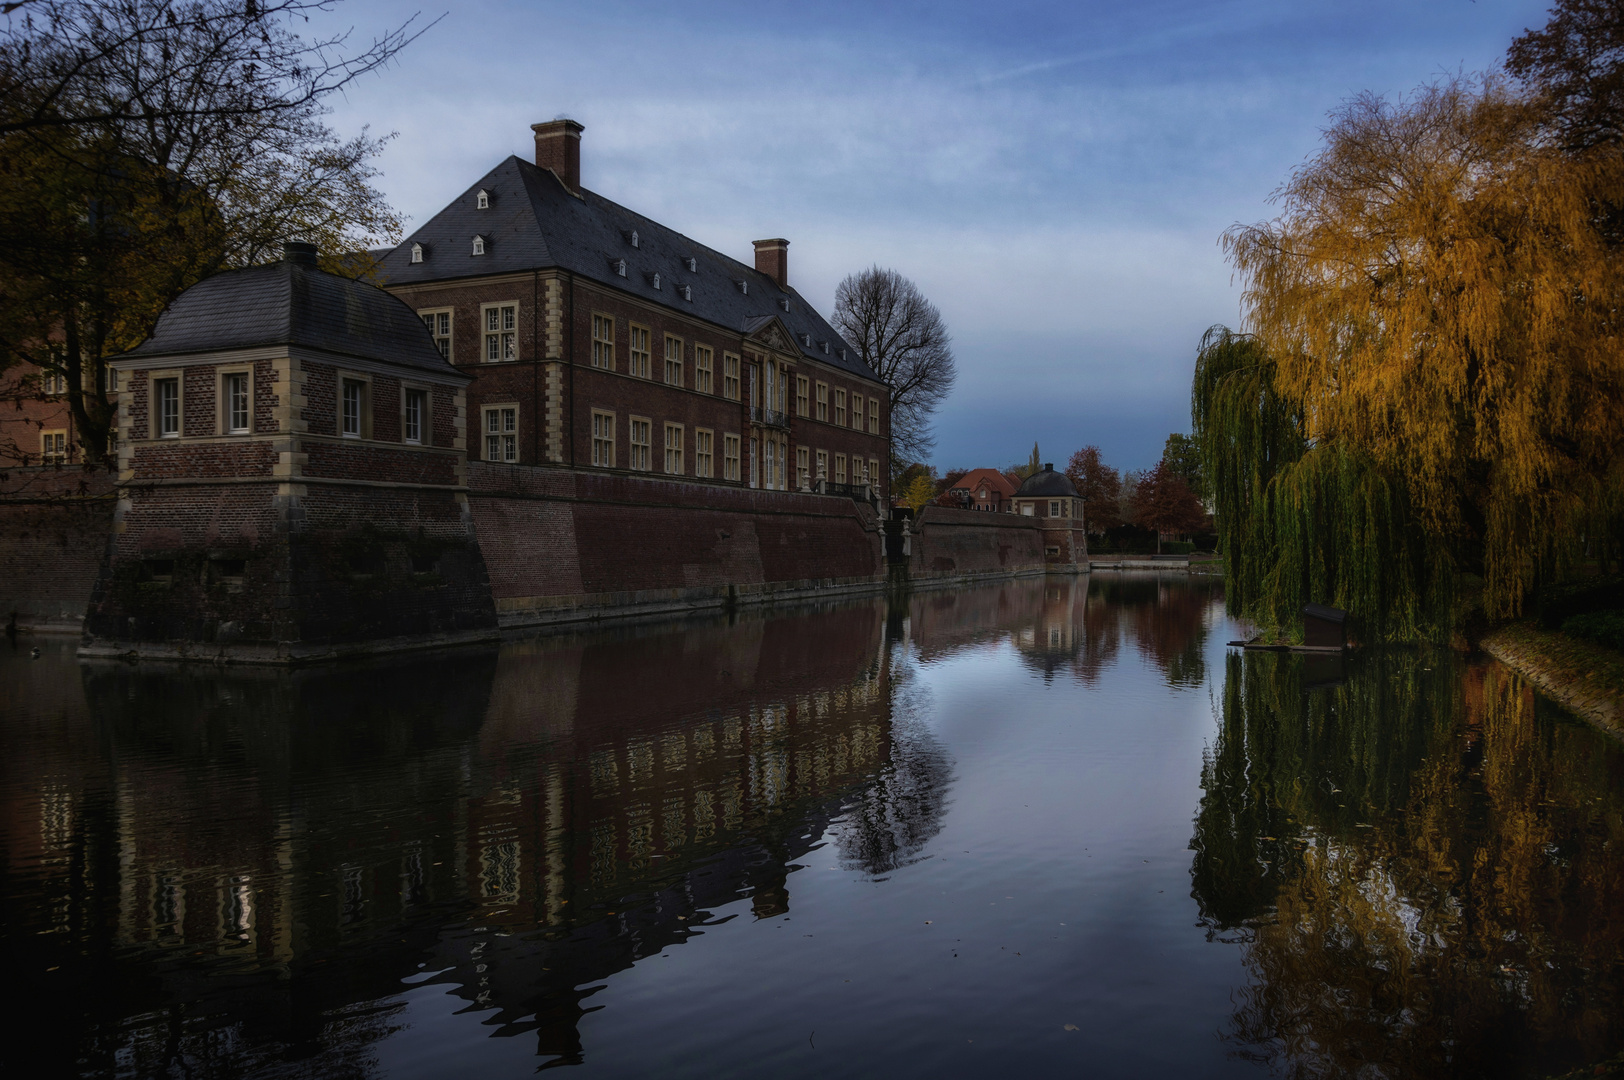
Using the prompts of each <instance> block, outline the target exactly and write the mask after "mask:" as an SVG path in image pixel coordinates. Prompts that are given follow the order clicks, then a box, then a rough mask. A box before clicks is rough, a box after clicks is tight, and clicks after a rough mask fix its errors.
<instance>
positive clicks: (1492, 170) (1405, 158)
mask: <svg viewBox="0 0 1624 1080" xmlns="http://www.w3.org/2000/svg"><path fill="white" fill-rule="evenodd" d="M1550 130H1551V117H1550V115H1549V112H1548V109H1547V106H1546V104H1545V102H1544V99H1542V98H1540V97H1538V96H1537V95H1534V94H1531V93H1524V92H1520V91H1518V90H1517V89H1516V88H1515V87H1513V86H1512V85H1511V84H1508V83H1506V82H1505V81H1504V80H1502V79H1500V78H1498V77H1494V76H1488V77H1483V78H1476V79H1472V78H1457V79H1452V80H1448V81H1445V82H1442V83H1439V84H1436V85H1433V86H1428V87H1424V88H1422V89H1421V90H1419V91H1417V92H1416V93H1415V94H1414V95H1412V96H1411V97H1409V98H1408V99H1404V100H1400V101H1396V102H1395V101H1389V100H1386V99H1383V98H1379V97H1375V96H1371V95H1365V96H1361V97H1359V98H1356V99H1354V100H1353V101H1351V102H1349V103H1348V104H1347V105H1345V106H1344V107H1343V108H1342V109H1340V110H1339V111H1338V112H1336V113H1334V114H1333V115H1332V122H1331V125H1330V127H1329V128H1328V130H1327V131H1326V133H1325V143H1324V146H1323V148H1322V149H1321V150H1320V151H1319V153H1317V154H1316V155H1315V156H1314V157H1312V158H1310V159H1309V160H1308V161H1307V162H1306V163H1305V164H1304V165H1303V166H1302V167H1300V168H1299V169H1298V170H1297V171H1296V173H1294V174H1293V176H1292V177H1291V178H1290V180H1288V181H1287V182H1286V184H1285V185H1283V186H1282V187H1281V189H1280V190H1279V191H1278V192H1276V200H1277V202H1279V203H1280V204H1281V206H1282V212H1281V213H1280V215H1279V216H1278V217H1276V218H1274V219H1273V220H1271V221H1267V222H1264V223H1261V224H1257V225H1250V226H1238V227H1236V228H1234V229H1231V230H1230V231H1229V232H1228V233H1227V234H1226V235H1225V238H1224V242H1225V247H1226V250H1227V253H1228V255H1229V257H1230V260H1231V262H1232V264H1233V265H1234V267H1235V269H1236V271H1237V272H1238V274H1239V275H1240V277H1241V279H1242V281H1243V282H1244V286H1245V292H1244V297H1243V305H1244V311H1245V318H1246V324H1247V329H1248V330H1249V331H1250V332H1251V335H1252V336H1251V337H1250V338H1247V339H1237V338H1234V337H1233V336H1230V335H1223V334H1219V335H1213V336H1210V337H1209V339H1208V341H1207V342H1206V343H1204V348H1203V370H1202V371H1200V372H1198V375H1197V382H1196V387H1195V398H1196V402H1195V405H1196V413H1197V417H1198V423H1202V425H1203V426H1202V429H1201V434H1202V438H1203V440H1204V441H1205V442H1206V443H1207V445H1208V446H1209V457H1210V458H1211V461H1210V464H1209V467H1210V468H1212V469H1213V470H1214V475H1215V477H1216V476H1217V475H1218V474H1219V473H1222V472H1224V471H1225V470H1226V469H1228V470H1231V471H1233V470H1236V469H1239V470H1243V471H1242V472H1241V473H1239V474H1233V472H1232V475H1231V476H1230V477H1229V479H1228V481H1227V483H1228V485H1229V487H1230V490H1229V491H1227V492H1226V491H1224V490H1223V484H1224V483H1226V481H1223V480H1218V481H1217V482H1218V483H1219V485H1220V490H1219V491H1218V497H1219V511H1220V513H1219V523H1220V527H1221V528H1223V529H1224V530H1225V532H1226V536H1232V537H1233V541H1234V542H1233V543H1232V544H1231V545H1230V546H1229V547H1228V548H1226V551H1227V553H1228V556H1229V558H1230V559H1231V561H1232V562H1233V563H1234V564H1235V565H1234V569H1235V570H1236V571H1237V573H1236V576H1235V577H1234V578H1233V581H1234V582H1235V584H1236V585H1237V586H1238V587H1239V591H1240V598H1241V599H1242V602H1243V605H1245V604H1248V603H1250V604H1252V605H1255V607H1254V610H1255V611H1257V612H1259V613H1272V615H1273V616H1274V617H1276V618H1279V617H1281V616H1282V615H1283V614H1284V612H1285V608H1284V607H1283V605H1284V604H1286V603H1287V601H1291V602H1295V600H1296V599H1297V598H1299V597H1301V598H1307V599H1321V598H1325V599H1330V600H1332V602H1338V603H1339V606H1346V607H1348V608H1349V609H1350V610H1351V611H1353V612H1354V613H1355V614H1356V615H1358V616H1360V617H1362V618H1363V619H1365V620H1366V621H1367V622H1369V623H1371V624H1372V625H1376V626H1379V627H1380V628H1381V629H1380V636H1386V637H1403V636H1410V635H1413V634H1415V633H1418V632H1421V633H1432V634H1436V633H1438V632H1440V631H1441V629H1442V628H1443V627H1444V626H1445V625H1446V623H1447V619H1448V616H1447V614H1446V609H1447V606H1448V599H1449V592H1450V589H1449V580H1450V577H1451V575H1453V574H1456V573H1460V574H1464V575H1468V577H1467V578H1465V579H1463V580H1475V579H1480V580H1481V582H1482V590H1481V604H1482V609H1483V611H1484V613H1485V614H1486V615H1487V616H1488V617H1489V618H1491V619H1494V618H1504V617H1510V616H1514V615H1516V614H1518V613H1519V611H1520V609H1521V606H1522V604H1523V602H1524V599H1525V597H1526V596H1527V594H1528V593H1529V591H1530V590H1531V589H1532V588H1533V587H1535V586H1536V585H1538V584H1541V583H1542V582H1544V581H1549V580H1552V579H1555V578H1559V577H1561V576H1563V575H1564V574H1566V573H1568V572H1571V570H1572V569H1573V567H1574V566H1575V565H1576V564H1577V563H1578V562H1579V561H1580V560H1581V559H1582V558H1584V557H1585V556H1586V555H1588V556H1590V557H1593V558H1600V559H1602V560H1603V561H1604V562H1605V561H1606V560H1607V559H1609V558H1610V557H1611V555H1612V553H1613V550H1614V549H1615V548H1616V546H1617V544H1618V541H1619V540H1620V539H1621V537H1624V531H1621V528H1620V526H1621V524H1624V518H1621V517H1620V514H1619V509H1620V506H1621V504H1624V499H1621V492H1624V352H1621V346H1624V342H1621V341H1620V327H1619V316H1618V313H1619V303H1620V300H1621V299H1624V296H1621V292H1624V290H1621V288H1620V286H1621V284H1624V282H1621V278H1620V257H1621V254H1624V247H1621V245H1620V242H1619V238H1618V236H1617V235H1616V234H1617V232H1618V230H1617V229H1615V228H1614V227H1613V223H1614V221H1615V218H1616V217H1617V215H1616V213H1614V210H1616V207H1615V206H1614V204H1615V203H1616V202H1617V200H1618V192H1619V191H1624V154H1621V153H1620V151H1619V149H1618V148H1617V147H1616V146H1610V147H1603V148H1599V149H1593V150H1589V151H1585V152H1583V153H1575V152H1572V151H1571V150H1569V149H1564V148H1563V147H1562V146H1560V145H1559V144H1557V143H1556V141H1555V140H1553V139H1552V138H1551V137H1550V134H1549V133H1550ZM1254 469H1256V470H1261V471H1257V472H1255V473H1253V472H1248V471H1246V470H1254ZM1242 488H1244V489H1245V490H1244V491H1242V490H1241V489H1242ZM1242 496H1244V498H1243V497H1242ZM1226 498H1227V499H1228V503H1227V505H1226V502H1225V500H1226ZM1226 511H1227V512H1228V514H1230V515H1234V514H1236V513H1237V512H1239V513H1240V516H1239V517H1232V518H1231V521H1229V522H1227V523H1226V522H1225V521H1224V517H1225V514H1226ZM1341 601H1346V603H1341Z"/></svg>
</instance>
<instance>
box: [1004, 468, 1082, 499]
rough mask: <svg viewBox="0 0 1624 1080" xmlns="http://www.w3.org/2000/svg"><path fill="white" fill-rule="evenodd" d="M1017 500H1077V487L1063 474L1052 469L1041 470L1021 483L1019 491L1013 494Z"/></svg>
mask: <svg viewBox="0 0 1624 1080" xmlns="http://www.w3.org/2000/svg"><path fill="white" fill-rule="evenodd" d="M1015 498H1017V499H1059V498H1066V499H1075V498H1077V485H1076V484H1073V483H1072V482H1071V477H1069V476H1067V475H1066V474H1065V473H1060V472H1055V471H1054V470H1053V469H1042V470H1040V471H1038V472H1035V473H1033V474H1032V475H1031V476H1028V477H1027V478H1026V479H1025V480H1023V481H1021V487H1020V490H1019V491H1017V492H1015Z"/></svg>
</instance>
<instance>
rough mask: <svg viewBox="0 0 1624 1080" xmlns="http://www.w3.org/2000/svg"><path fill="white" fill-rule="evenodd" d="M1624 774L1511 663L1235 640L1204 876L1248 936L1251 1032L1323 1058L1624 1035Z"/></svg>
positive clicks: (1462, 1051) (1441, 1052) (1389, 1063)
mask: <svg viewBox="0 0 1624 1080" xmlns="http://www.w3.org/2000/svg"><path fill="white" fill-rule="evenodd" d="M1621 781H1624V752H1621V749H1620V747H1618V746H1617V745H1616V744H1614V743H1611V742H1608V741H1606V740H1603V739H1599V738H1598V737H1597V736H1596V734H1595V732H1594V731H1592V730H1590V729H1588V728H1586V727H1584V726H1583V725H1580V724H1577V723H1575V722H1572V721H1569V720H1566V719H1564V718H1562V717H1560V716H1559V715H1557V714H1556V713H1555V710H1552V709H1550V707H1549V706H1545V705H1543V704H1541V703H1540V702H1538V701H1537V700H1536V699H1535V697H1534V695H1533V693H1532V691H1531V690H1530V689H1529V688H1528V687H1527V685H1526V684H1524V683H1522V682H1521V681H1520V680H1518V679H1517V678H1516V677H1515V676H1513V675H1511V674H1510V673H1509V672H1508V671H1507V670H1506V669H1504V668H1501V667H1499V666H1498V665H1495V664H1493V663H1491V662H1487V661H1485V662H1467V661H1462V660H1459V659H1457V658H1455V657H1453V656H1448V655H1438V654H1418V653H1397V652H1389V653H1374V654H1371V655H1365V656H1360V657H1357V658H1356V659H1354V660H1352V661H1350V662H1349V663H1348V665H1347V669H1346V670H1345V671H1342V672H1337V671H1325V670H1317V669H1316V668H1315V666H1313V665H1305V663H1304V662H1303V661H1302V660H1301V659H1299V658H1296V657H1290V656H1281V655H1275V654H1261V655H1260V654H1247V655H1244V656H1242V655H1232V656H1230V658H1229V660H1228V662H1227V669H1226V671H1225V681H1224V687H1223V691H1222V707H1221V730H1220V734H1219V736H1218V739H1217V741H1216V743H1215V744H1214V746H1213V748H1212V750H1211V752H1210V754H1209V755H1208V760H1207V764H1206V767H1205V770H1204V774H1203V777H1202V787H1203V789H1204V791H1205V796H1204V798H1203V799H1202V802H1201V810H1200V814H1199V817H1198V819H1197V821H1196V831H1195V837H1194V839H1193V840H1192V842H1191V847H1192V848H1193V849H1194V851H1195V859H1194V864H1193V867H1192V870H1191V876H1192V879H1193V883H1194V890H1193V891H1194V896H1195V898H1196V900H1197V901H1198V902H1199V904H1200V908H1201V912H1202V916H1203V920H1204V923H1205V925H1206V927H1207V930H1208V933H1209V935H1210V936H1211V937H1212V938H1214V939H1218V940H1223V941H1233V942H1240V943H1242V944H1243V947H1244V951H1245V956H1246V965H1247V968H1248V970H1249V973H1250V985H1248V986H1246V987H1244V988H1243V989H1241V990H1240V991H1239V992H1238V993H1237V995H1236V997H1235V1002H1236V1007H1235V1011H1234V1016H1233V1019H1232V1022H1231V1024H1230V1027H1229V1030H1228V1032H1227V1037H1228V1039H1229V1040H1231V1042H1232V1045H1233V1047H1234V1048H1235V1051H1236V1052H1237V1053H1238V1054H1240V1055H1242V1056H1243V1057H1248V1058H1253V1059H1256V1060H1258V1061H1261V1062H1264V1063H1267V1064H1269V1065H1271V1066H1273V1067H1274V1068H1275V1069H1276V1070H1277V1071H1279V1072H1281V1073H1282V1074H1284V1075H1287V1076H1315V1077H1320V1076H1327V1077H1330V1076H1348V1077H1354V1076H1360V1077H1363V1076H1401V1075H1402V1076H1429V1077H1430V1076H1511V1075H1519V1076H1520V1075H1529V1074H1532V1075H1545V1074H1547V1073H1549V1072H1554V1071H1558V1069H1559V1068H1562V1067H1566V1066H1569V1065H1571V1064H1573V1063H1575V1062H1578V1061H1583V1060H1587V1059H1591V1060H1593V1059H1595V1058H1598V1057H1601V1056H1605V1054H1606V1053H1608V1052H1610V1051H1611V1050H1612V1049H1613V1048H1616V1047H1617V1045H1618V1044H1619V1042H1620V1041H1621V1040H1624V1014H1621V1013H1620V1012H1619V1010H1618V1001H1619V999H1620V991H1621V990H1624V862H1621V860H1620V859H1619V857H1618V852H1619V850H1620V847H1621V843H1624V797H1621V795H1620V791H1621ZM1530 1065H1532V1066H1533V1069H1532V1070H1531V1072H1530V1068H1529V1067H1530Z"/></svg>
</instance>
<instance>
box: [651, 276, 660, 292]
mask: <svg viewBox="0 0 1624 1080" xmlns="http://www.w3.org/2000/svg"><path fill="white" fill-rule="evenodd" d="M649 280H650V281H651V282H653V283H654V287H655V288H656V289H658V288H659V287H660V275H659V274H655V275H654V276H653V277H652V278H650V279H649Z"/></svg>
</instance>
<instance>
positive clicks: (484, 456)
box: [479, 401, 523, 465]
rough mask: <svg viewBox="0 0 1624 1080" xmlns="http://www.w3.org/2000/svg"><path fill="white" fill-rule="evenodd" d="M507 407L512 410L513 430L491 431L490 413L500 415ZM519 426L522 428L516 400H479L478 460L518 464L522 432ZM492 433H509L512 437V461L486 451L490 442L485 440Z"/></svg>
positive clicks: (505, 434)
mask: <svg viewBox="0 0 1624 1080" xmlns="http://www.w3.org/2000/svg"><path fill="white" fill-rule="evenodd" d="M508 409H511V410H513V430H512V431H497V432H492V431H491V429H490V424H491V422H490V416H491V414H492V413H496V414H498V415H500V414H501V413H502V412H504V411H505V410H508ZM521 428H522V424H521V423H520V410H519V403H518V402H517V401H485V402H481V403H480V405H479V460H481V461H491V462H495V463H496V464H498V465H516V464H518V463H519V459H520V458H521V457H522V455H521V454H520V452H519V450H520V441H519V437H520V435H521V434H523V432H522V431H521ZM492 434H495V435H498V436H508V435H511V436H512V437H513V447H514V451H513V460H512V461H509V460H507V458H505V457H492V456H490V454H489V453H488V451H489V449H490V444H489V443H488V442H487V440H488V439H489V438H490V436H491V435H492Z"/></svg>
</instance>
